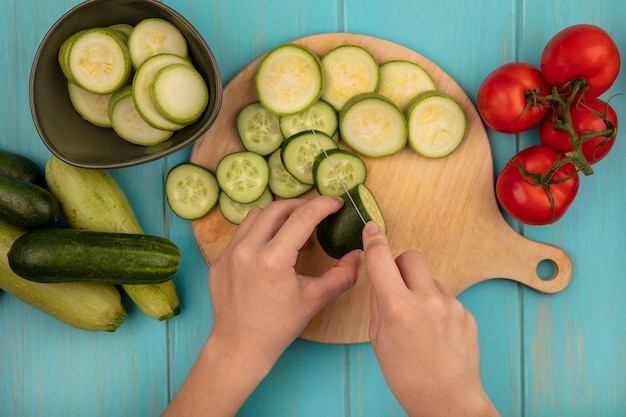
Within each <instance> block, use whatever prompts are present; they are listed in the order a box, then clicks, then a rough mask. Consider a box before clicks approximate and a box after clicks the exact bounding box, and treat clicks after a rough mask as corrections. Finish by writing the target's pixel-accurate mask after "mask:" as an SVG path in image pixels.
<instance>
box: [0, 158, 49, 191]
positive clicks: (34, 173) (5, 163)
mask: <svg viewBox="0 0 626 417" xmlns="http://www.w3.org/2000/svg"><path fill="white" fill-rule="evenodd" d="M0 172H1V173H3V174H6V175H10V176H12V177H15V178H19V179H21V180H24V181H27V182H30V183H33V184H37V185H43V173H42V172H41V169H40V168H39V166H38V165H37V164H36V163H35V162H34V161H32V160H31V159H29V158H27V157H25V156H24V155H20V154H17V153H13V152H9V151H3V150H1V149H0Z"/></svg>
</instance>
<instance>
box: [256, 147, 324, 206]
mask: <svg viewBox="0 0 626 417" xmlns="http://www.w3.org/2000/svg"><path fill="white" fill-rule="evenodd" d="M280 152H281V150H280V149H277V150H275V151H274V152H273V153H272V154H271V155H270V157H269V158H268V160H267V163H268V166H269V169H270V179H269V183H268V186H269V188H270V190H271V191H272V193H273V194H274V195H275V196H276V197H279V198H295V197H299V196H301V195H302V194H304V193H306V192H307V191H309V190H310V189H311V188H313V186H312V185H310V184H304V183H302V182H300V181H298V180H297V179H296V177H294V176H293V175H291V174H290V173H289V171H287V169H286V168H285V166H284V165H283V161H282V159H281V158H280Z"/></svg>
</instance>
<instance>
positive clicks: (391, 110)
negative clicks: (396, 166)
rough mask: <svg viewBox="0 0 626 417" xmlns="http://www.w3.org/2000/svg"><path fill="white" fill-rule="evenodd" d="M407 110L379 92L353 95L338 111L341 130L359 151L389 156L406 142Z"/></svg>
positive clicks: (343, 137)
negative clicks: (405, 115)
mask: <svg viewBox="0 0 626 417" xmlns="http://www.w3.org/2000/svg"><path fill="white" fill-rule="evenodd" d="M407 130H408V127H407V121H406V119H405V118H404V114H402V112H401V111H400V109H399V108H398V106H396V105H395V104H394V103H393V102H392V101H391V100H389V99H388V98H386V97H384V96H382V95H380V94H377V93H363V94H359V95H357V96H354V97H352V98H351V99H350V100H348V102H347V103H346V104H345V105H344V107H343V108H342V109H341V112H340V113H339V131H340V132H341V138H342V139H343V140H344V141H345V143H346V144H347V145H348V146H349V147H350V148H352V150H354V151H355V152H357V153H358V154H360V155H364V156H367V157H371V158H380V157H384V156H390V155H393V154H395V153H397V152H400V151H401V150H402V149H403V148H404V146H405V145H406V141H407V135H408V131H407Z"/></svg>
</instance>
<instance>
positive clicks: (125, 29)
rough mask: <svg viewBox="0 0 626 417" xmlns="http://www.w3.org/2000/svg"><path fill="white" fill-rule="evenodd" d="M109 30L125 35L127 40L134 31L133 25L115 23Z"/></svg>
mask: <svg viewBox="0 0 626 417" xmlns="http://www.w3.org/2000/svg"><path fill="white" fill-rule="evenodd" d="M108 28H109V29H111V30H117V31H118V32H121V33H123V34H124V35H126V38H128V37H129V36H130V32H132V31H133V25H131V24H128V23H115V24H113V25H109V26H108Z"/></svg>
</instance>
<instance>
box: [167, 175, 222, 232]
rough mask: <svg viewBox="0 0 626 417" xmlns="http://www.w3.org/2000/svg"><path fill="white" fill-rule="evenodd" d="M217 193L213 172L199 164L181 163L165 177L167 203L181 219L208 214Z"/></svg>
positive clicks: (213, 204) (215, 202)
mask: <svg viewBox="0 0 626 417" xmlns="http://www.w3.org/2000/svg"><path fill="white" fill-rule="evenodd" d="M219 194H220V188H219V185H218V184H217V179H216V178H215V174H213V172H211V171H209V170H208V169H206V168H204V167H202V166H200V165H196V164H192V163H181V164H179V165H176V166H175V167H174V168H172V169H171V170H170V172H169V173H168V174H167V178H166V179H165V196H166V198H167V203H168V205H169V206H170V208H171V209H172V211H173V212H174V213H175V214H176V215H177V216H178V217H180V218H182V219H187V220H195V219H199V218H200V217H203V216H205V215H206V214H208V213H209V211H211V210H212V209H213V207H215V205H216V204H217V199H218V197H219Z"/></svg>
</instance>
